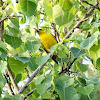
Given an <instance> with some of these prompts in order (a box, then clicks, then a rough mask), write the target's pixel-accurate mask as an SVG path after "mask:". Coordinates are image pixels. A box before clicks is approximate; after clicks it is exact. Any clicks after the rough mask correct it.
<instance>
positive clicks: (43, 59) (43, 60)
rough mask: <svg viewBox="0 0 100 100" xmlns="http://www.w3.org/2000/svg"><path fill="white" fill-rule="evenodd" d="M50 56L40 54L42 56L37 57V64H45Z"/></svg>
mask: <svg viewBox="0 0 100 100" xmlns="http://www.w3.org/2000/svg"><path fill="white" fill-rule="evenodd" d="M49 58H50V56H49V55H45V56H40V57H38V58H37V59H36V64H37V65H38V66H42V65H43V64H45V63H46V62H47V61H48V59H49Z"/></svg>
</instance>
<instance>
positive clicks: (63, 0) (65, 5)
mask: <svg viewBox="0 0 100 100" xmlns="http://www.w3.org/2000/svg"><path fill="white" fill-rule="evenodd" d="M59 4H60V6H61V7H62V9H63V10H64V11H66V10H70V9H71V8H72V7H73V4H72V3H71V2H70V0H59Z"/></svg>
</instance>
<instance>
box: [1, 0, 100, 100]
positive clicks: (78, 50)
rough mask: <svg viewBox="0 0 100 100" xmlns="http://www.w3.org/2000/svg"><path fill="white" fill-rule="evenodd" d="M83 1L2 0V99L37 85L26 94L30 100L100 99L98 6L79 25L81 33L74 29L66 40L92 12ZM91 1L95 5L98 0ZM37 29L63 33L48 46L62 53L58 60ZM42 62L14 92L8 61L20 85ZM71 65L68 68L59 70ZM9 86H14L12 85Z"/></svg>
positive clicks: (11, 98) (16, 98) (17, 99)
mask: <svg viewBox="0 0 100 100" xmlns="http://www.w3.org/2000/svg"><path fill="white" fill-rule="evenodd" d="M16 1H17V0H16ZM81 1H82V0H19V2H18V3H17V2H15V0H3V4H2V0H0V21H1V20H2V19H4V30H3V41H0V100H21V99H22V96H26V93H27V92H30V91H31V90H33V89H34V88H35V89H36V90H35V91H34V92H33V94H31V95H29V96H27V100H33V99H34V100H42V99H43V100H46V99H47V100H99V98H100V86H99V84H100V78H99V77H100V75H99V74H100V11H99V10H98V9H96V8H94V9H95V10H94V11H93V12H91V14H90V16H88V19H86V20H85V21H83V22H82V23H81V24H80V26H79V32H75V31H74V32H72V35H71V36H70V37H69V38H68V39H65V40H63V38H64V36H66V35H67V34H68V32H69V31H70V30H71V29H72V28H73V27H74V25H76V24H77V22H78V21H79V20H81V19H82V18H83V16H84V15H85V14H86V12H88V11H89V7H90V5H88V4H86V3H84V2H81ZM99 1H100V0H99ZM87 2H89V3H91V4H92V5H94V4H95V3H96V0H87ZM99 6H100V3H99ZM52 25H53V26H52ZM34 28H42V29H43V30H44V31H46V32H47V33H51V34H53V35H55V34H58V35H59V37H60V41H61V42H59V43H58V44H57V45H55V46H53V47H52V48H51V50H50V51H51V53H50V54H51V55H52V54H53V53H55V54H56V55H57V56H58V57H57V61H58V63H59V64H58V65H57V64H56V63H55V62H54V61H53V60H52V59H51V58H50V54H47V53H46V52H45V51H44V50H43V48H42V45H41V43H40V38H39V36H38V35H37V33H36V32H35V30H34ZM0 29H1V26H0ZM56 37H57V36H56ZM62 42H63V43H62ZM74 59H76V60H75V61H74V62H73V60H74ZM72 62H73V63H72ZM45 63H46V64H45ZM44 64H45V65H44ZM42 65H44V67H43V69H41V70H40V71H39V73H38V74H37V76H35V78H34V80H33V81H31V83H30V85H29V86H28V87H27V88H26V90H25V91H24V92H23V93H22V94H23V95H22V94H17V95H15V96H10V95H11V93H10V92H9V88H7V84H6V81H7V79H8V80H9V82H11V79H10V78H9V77H7V79H5V77H4V74H7V66H9V67H10V69H11V70H12V72H13V75H14V79H15V80H16V82H17V84H18V86H19V87H20V88H21V86H22V85H23V84H24V83H25V82H26V81H27V76H28V74H29V76H31V74H32V73H33V72H34V71H35V70H36V69H37V68H38V67H39V66H42ZM69 65H71V66H70V70H66V71H65V73H61V74H60V75H58V73H59V72H60V71H62V70H63V69H64V68H66V67H68V66H69ZM62 67H63V68H62ZM25 68H26V70H25ZM7 75H8V74H7ZM11 88H12V90H13V91H14V87H13V85H12V84H11Z"/></svg>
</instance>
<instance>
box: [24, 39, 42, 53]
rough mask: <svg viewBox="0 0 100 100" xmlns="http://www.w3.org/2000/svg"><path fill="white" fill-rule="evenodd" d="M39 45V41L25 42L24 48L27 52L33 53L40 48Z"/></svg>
mask: <svg viewBox="0 0 100 100" xmlns="http://www.w3.org/2000/svg"><path fill="white" fill-rule="evenodd" d="M40 46H41V44H40V42H39V41H33V42H30V41H27V42H26V43H25V47H26V49H27V50H29V51H31V52H32V53H35V52H36V51H37V50H38V49H39V48H40Z"/></svg>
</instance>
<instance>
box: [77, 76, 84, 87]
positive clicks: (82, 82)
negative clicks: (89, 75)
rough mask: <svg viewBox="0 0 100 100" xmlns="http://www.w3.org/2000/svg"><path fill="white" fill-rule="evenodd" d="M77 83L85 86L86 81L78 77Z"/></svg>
mask: <svg viewBox="0 0 100 100" xmlns="http://www.w3.org/2000/svg"><path fill="white" fill-rule="evenodd" d="M78 81H79V82H80V83H81V85H82V86H86V80H85V79H84V78H82V77H78Z"/></svg>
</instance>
